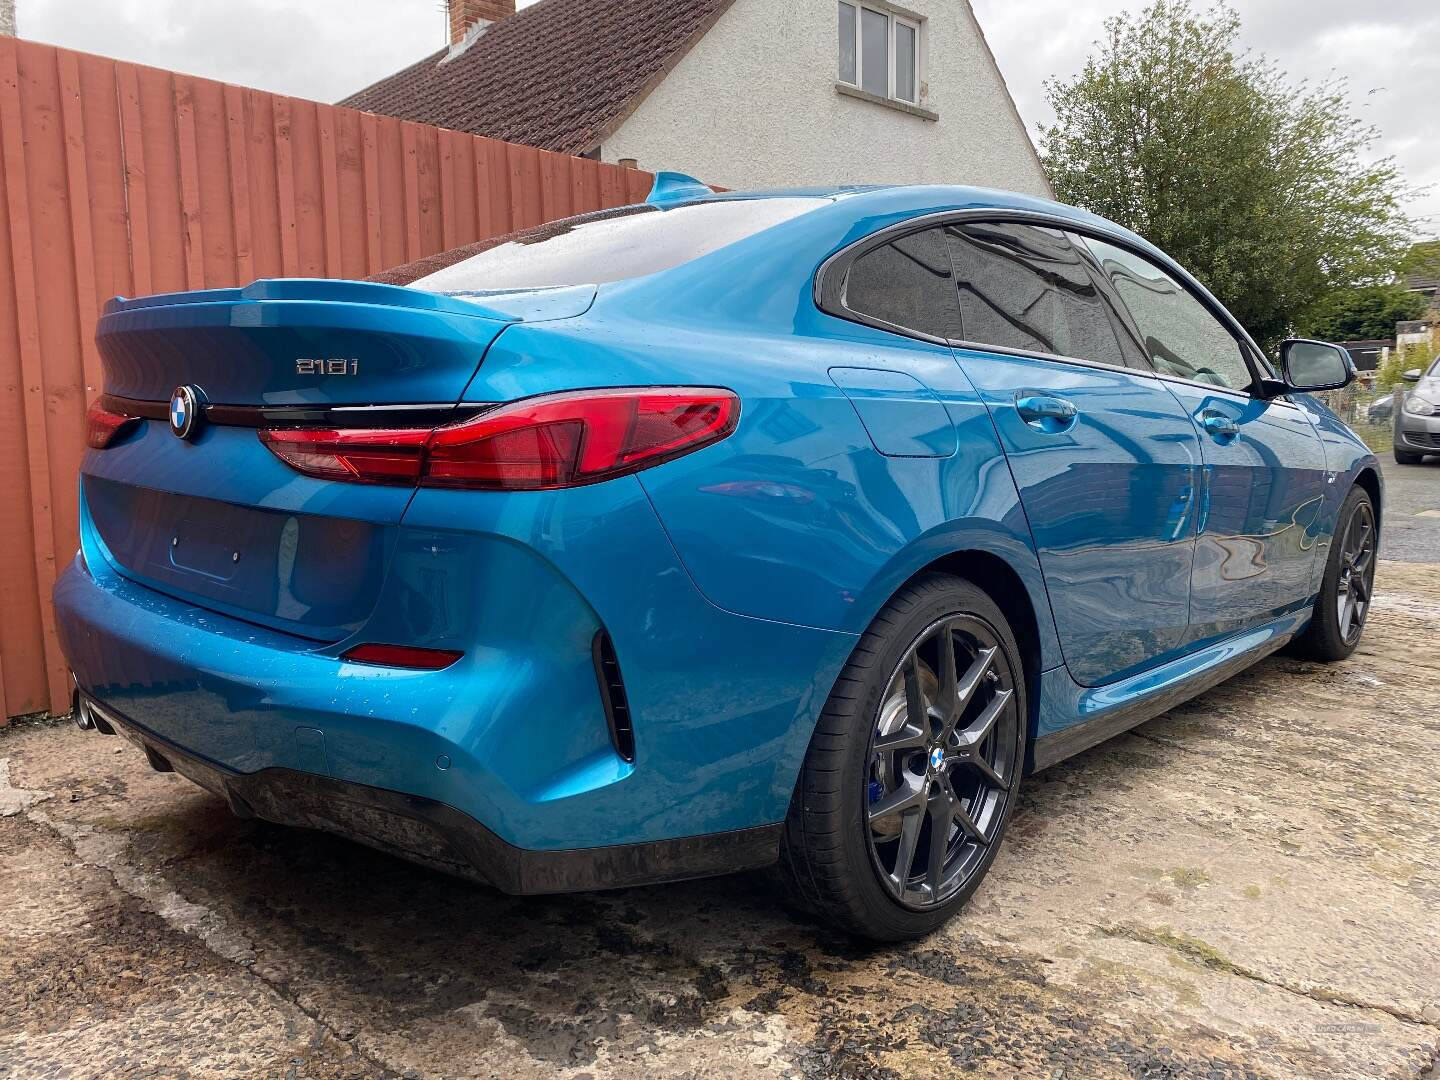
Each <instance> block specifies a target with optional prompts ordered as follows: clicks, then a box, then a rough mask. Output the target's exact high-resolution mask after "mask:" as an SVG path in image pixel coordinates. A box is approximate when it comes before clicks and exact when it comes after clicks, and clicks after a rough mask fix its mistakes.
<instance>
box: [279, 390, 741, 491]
mask: <svg viewBox="0 0 1440 1080" xmlns="http://www.w3.org/2000/svg"><path fill="white" fill-rule="evenodd" d="M739 418H740V399H739V398H737V397H736V396H735V395H734V394H733V393H731V392H730V391H729V390H714V389H706V388H694V387H679V386H664V387H638V388H628V389H616V390H579V391H567V392H565V393H561V394H546V395H542V396H540V397H534V398H527V399H525V400H523V401H515V402H511V403H510V404H508V405H502V406H500V407H499V408H496V409H492V410H490V411H489V412H486V413H482V414H481V415H480V416H477V417H475V418H473V419H471V420H466V421H464V422H463V423H459V424H452V425H449V426H447V427H439V428H429V429H427V428H417V429H405V430H353V431H336V430H321V431H316V430H310V431H305V430H301V431H291V430H268V431H262V432H260V440H261V441H262V442H263V443H264V444H265V445H266V446H267V447H269V448H270V450H271V451H272V452H273V453H274V454H275V455H276V456H277V457H279V458H280V459H281V460H282V461H284V462H286V463H287V464H288V465H290V466H291V467H292V468H294V469H296V470H298V471H300V472H302V473H304V474H306V475H307V476H315V477H319V478H321V479H325V480H348V481H352V482H358V483H365V484H407V485H408V484H420V485H421V486H424V487H450V488H467V489H472V490H482V491H543V490H550V489H554V488H565V487H578V486H580V485H581V484H593V483H597V482H599V481H601V480H609V479H611V478H613V477H616V476H624V475H626V474H627V473H633V472H639V471H640V470H641V469H648V468H650V467H651V466H654V465H659V464H661V463H662V462H665V461H671V460H673V459H675V458H677V457H680V456H682V455H684V454H689V453H693V452H694V451H696V450H699V449H700V448H701V447H703V446H709V445H710V444H711V443H715V442H719V441H720V440H721V439H723V438H725V437H726V436H727V435H729V434H730V433H731V432H733V431H734V430H735V425H736V423H737V422H738V420H739Z"/></svg>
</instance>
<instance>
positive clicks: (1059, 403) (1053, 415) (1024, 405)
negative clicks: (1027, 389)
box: [1015, 394, 1080, 426]
mask: <svg viewBox="0 0 1440 1080" xmlns="http://www.w3.org/2000/svg"><path fill="white" fill-rule="evenodd" d="M1015 411H1016V412H1017V413H1019V414H1020V419H1021V420H1024V421H1025V422H1026V423H1027V424H1038V423H1041V422H1043V421H1046V420H1049V421H1051V422H1052V423H1054V424H1056V425H1059V426H1064V425H1068V424H1069V423H1070V422H1071V421H1072V420H1074V419H1075V417H1076V416H1078V415H1079V413H1080V410H1079V409H1077V408H1076V407H1075V406H1074V405H1073V404H1071V403H1070V402H1068V401H1066V400H1065V399H1064V398H1058V397H1052V396H1051V395H1049V394H1026V395H1025V396H1023V397H1017V398H1016V399H1015Z"/></svg>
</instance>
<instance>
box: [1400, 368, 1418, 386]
mask: <svg viewBox="0 0 1440 1080" xmlns="http://www.w3.org/2000/svg"><path fill="white" fill-rule="evenodd" d="M1400 378H1402V379H1404V380H1405V381H1406V382H1419V381H1420V369H1419V368H1418V367H1412V368H1411V369H1410V370H1409V371H1402V372H1401V373H1400Z"/></svg>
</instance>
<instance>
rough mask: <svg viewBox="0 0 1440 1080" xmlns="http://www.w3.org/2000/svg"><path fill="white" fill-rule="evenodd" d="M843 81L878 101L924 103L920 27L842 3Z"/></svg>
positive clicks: (875, 9) (878, 10)
mask: <svg viewBox="0 0 1440 1080" xmlns="http://www.w3.org/2000/svg"><path fill="white" fill-rule="evenodd" d="M839 13H840V81H841V82H842V83H847V84H849V85H851V86H855V87H859V88H860V89H861V90H864V91H865V92H866V93H868V94H874V95H876V96H877V97H885V98H893V99H895V100H897V101H905V102H909V103H910V104H912V105H917V104H919V102H920V24H919V23H917V22H915V21H913V20H911V19H907V18H904V17H903V16H900V15H896V14H894V13H893V12H890V11H888V10H886V9H884V8H878V7H868V6H866V5H864V4H858V3H849V2H847V0H840V3H839Z"/></svg>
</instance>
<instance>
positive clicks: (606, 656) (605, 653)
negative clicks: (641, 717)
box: [591, 630, 635, 761]
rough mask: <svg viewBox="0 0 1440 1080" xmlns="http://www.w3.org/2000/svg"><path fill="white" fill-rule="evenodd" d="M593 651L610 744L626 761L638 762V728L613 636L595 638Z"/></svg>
mask: <svg viewBox="0 0 1440 1080" xmlns="http://www.w3.org/2000/svg"><path fill="white" fill-rule="evenodd" d="M591 649H592V652H593V653H594V657H595V677H596V678H597V679H598V680H599V681H600V700H601V701H602V702H604V704H605V722H606V723H607V724H608V725H609V726H610V742H611V744H612V745H613V746H614V747H615V752H616V753H617V754H619V755H620V756H621V757H622V758H624V759H625V760H626V761H634V760H635V726H634V724H633V723H632V722H631V719H630V702H629V701H628V700H627V699H626V697H625V683H624V682H623V681H622V680H621V678H620V664H619V662H618V661H617V660H616V659H615V646H614V645H613V644H612V643H611V641H610V635H609V634H607V633H606V632H605V631H604V630H601V631H600V632H599V633H598V634H596V635H595V641H594V643H593V645H592V646H591Z"/></svg>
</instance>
